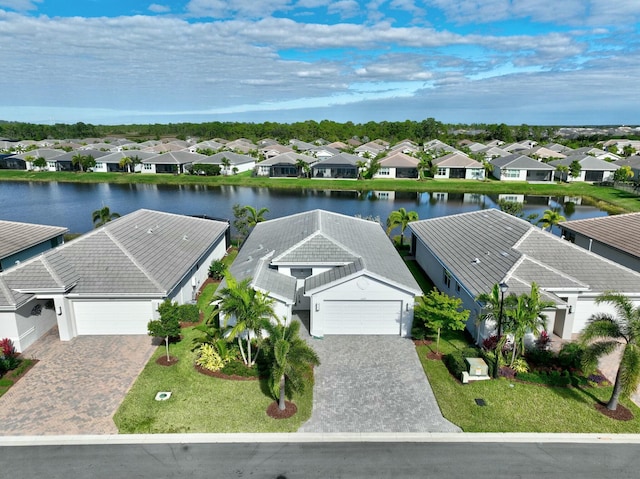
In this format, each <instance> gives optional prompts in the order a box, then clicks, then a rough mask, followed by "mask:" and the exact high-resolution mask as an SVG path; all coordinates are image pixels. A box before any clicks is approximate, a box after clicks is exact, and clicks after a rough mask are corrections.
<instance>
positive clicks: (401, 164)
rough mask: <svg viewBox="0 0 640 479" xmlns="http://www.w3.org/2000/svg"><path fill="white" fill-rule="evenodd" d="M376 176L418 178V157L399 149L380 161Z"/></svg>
mask: <svg viewBox="0 0 640 479" xmlns="http://www.w3.org/2000/svg"><path fill="white" fill-rule="evenodd" d="M373 177H374V178H418V159H417V158H415V157H413V156H409V155H406V154H404V153H401V152H400V151H397V152H395V153H391V154H390V155H389V156H386V157H385V158H383V159H382V160H381V161H380V169H379V170H378V172H377V173H376V174H375V175H374V176H373Z"/></svg>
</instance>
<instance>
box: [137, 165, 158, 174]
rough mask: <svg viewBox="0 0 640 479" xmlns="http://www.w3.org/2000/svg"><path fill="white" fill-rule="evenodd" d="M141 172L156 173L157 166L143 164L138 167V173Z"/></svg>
mask: <svg viewBox="0 0 640 479" xmlns="http://www.w3.org/2000/svg"><path fill="white" fill-rule="evenodd" d="M138 166H139V167H140V169H138ZM138 171H139V172H140V173H153V174H155V173H156V165H154V164H153V163H142V164H141V165H137V166H136V172H138Z"/></svg>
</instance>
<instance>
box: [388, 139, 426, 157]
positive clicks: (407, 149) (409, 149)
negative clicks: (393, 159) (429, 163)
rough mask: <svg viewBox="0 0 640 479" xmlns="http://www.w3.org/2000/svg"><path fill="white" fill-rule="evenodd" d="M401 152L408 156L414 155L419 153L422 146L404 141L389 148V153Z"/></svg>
mask: <svg viewBox="0 0 640 479" xmlns="http://www.w3.org/2000/svg"><path fill="white" fill-rule="evenodd" d="M398 151H399V152H401V153H404V154H406V155H413V154H416V153H419V152H420V151H421V150H420V146H418V144H417V143H415V142H413V141H411V140H402V141H399V142H398V143H396V144H395V145H393V146H392V147H390V148H389V153H395V152H398Z"/></svg>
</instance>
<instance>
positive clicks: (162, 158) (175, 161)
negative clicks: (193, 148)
mask: <svg viewBox="0 0 640 479" xmlns="http://www.w3.org/2000/svg"><path fill="white" fill-rule="evenodd" d="M203 158H207V157H206V156H205V155H200V154H198V153H189V152H188V151H186V150H181V151H170V152H167V153H162V154H160V155H155V156H151V157H149V158H145V159H143V160H142V169H141V172H142V173H170V174H176V175H178V174H182V173H186V172H187V167H189V166H191V165H192V164H193V163H197V162H198V161H200V160H202V159H203Z"/></svg>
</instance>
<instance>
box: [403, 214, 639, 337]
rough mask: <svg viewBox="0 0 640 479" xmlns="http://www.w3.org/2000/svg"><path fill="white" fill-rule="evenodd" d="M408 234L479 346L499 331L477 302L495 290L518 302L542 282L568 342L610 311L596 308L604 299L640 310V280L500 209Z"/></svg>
mask: <svg viewBox="0 0 640 479" xmlns="http://www.w3.org/2000/svg"><path fill="white" fill-rule="evenodd" d="M409 229H410V231H411V233H412V248H413V253H414V254H415V257H416V261H417V262H418V264H419V265H420V267H421V268H422V269H423V270H424V271H425V272H426V273H427V275H428V276H429V277H430V278H431V280H432V281H433V283H434V285H435V286H436V287H437V288H438V289H439V290H440V291H442V292H444V293H447V294H449V295H453V296H456V297H459V298H460V299H462V305H463V308H465V309H468V310H469V311H470V312H471V315H470V317H469V320H468V321H467V329H468V330H469V332H470V333H471V335H472V337H474V338H475V339H476V340H477V341H481V340H482V339H483V338H485V337H487V336H490V335H491V334H494V331H495V326H496V325H495V323H493V322H492V323H489V324H487V323H486V322H483V321H482V315H483V305H482V304H480V303H479V302H477V301H476V298H477V297H478V295H480V294H482V293H490V292H491V289H492V288H493V286H494V285H495V284H500V283H504V284H507V285H508V287H509V290H508V294H512V293H513V294H516V295H518V294H522V293H528V292H529V291H530V290H531V284H532V283H534V282H535V283H536V284H537V285H538V286H539V288H540V291H541V294H542V297H543V299H545V300H549V301H551V302H553V304H554V306H553V307H552V308H549V309H548V310H545V314H546V315H547V330H548V331H549V332H553V333H554V334H556V335H557V336H560V337H561V338H563V339H571V338H573V337H575V335H576V334H578V333H580V332H581V331H582V329H583V328H584V326H585V324H586V322H587V321H588V320H589V318H590V317H591V316H592V315H593V314H596V313H600V312H609V311H611V308H610V306H609V305H607V304H596V299H597V298H598V296H600V295H601V294H602V293H604V292H605V291H610V290H616V291H619V292H621V293H623V294H625V295H627V296H629V298H631V300H632V301H633V302H634V303H635V304H637V305H640V274H639V273H637V272H635V271H632V270H631V269H628V268H626V267H624V266H621V265H619V264H617V263H614V262H613V261H610V260H608V259H606V258H603V257H602V256H599V255H597V254H595V253H593V252H590V251H587V250H585V249H583V248H581V247H579V246H576V245H574V244H572V243H570V242H568V241H565V240H563V239H561V238H559V237H558V236H555V235H553V234H551V233H549V232H547V231H543V230H541V229H540V228H538V227H536V226H533V225H532V224H530V223H528V222H527V221H525V220H523V219H520V218H516V217H515V216H512V215H509V214H507V213H504V212H502V211H500V210H498V209H493V208H492V209H486V210H479V211H474V212H470V213H462V214H457V215H451V216H445V217H440V218H432V219H428V220H421V221H416V222H412V223H409ZM595 272H597V274H596V273H595Z"/></svg>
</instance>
